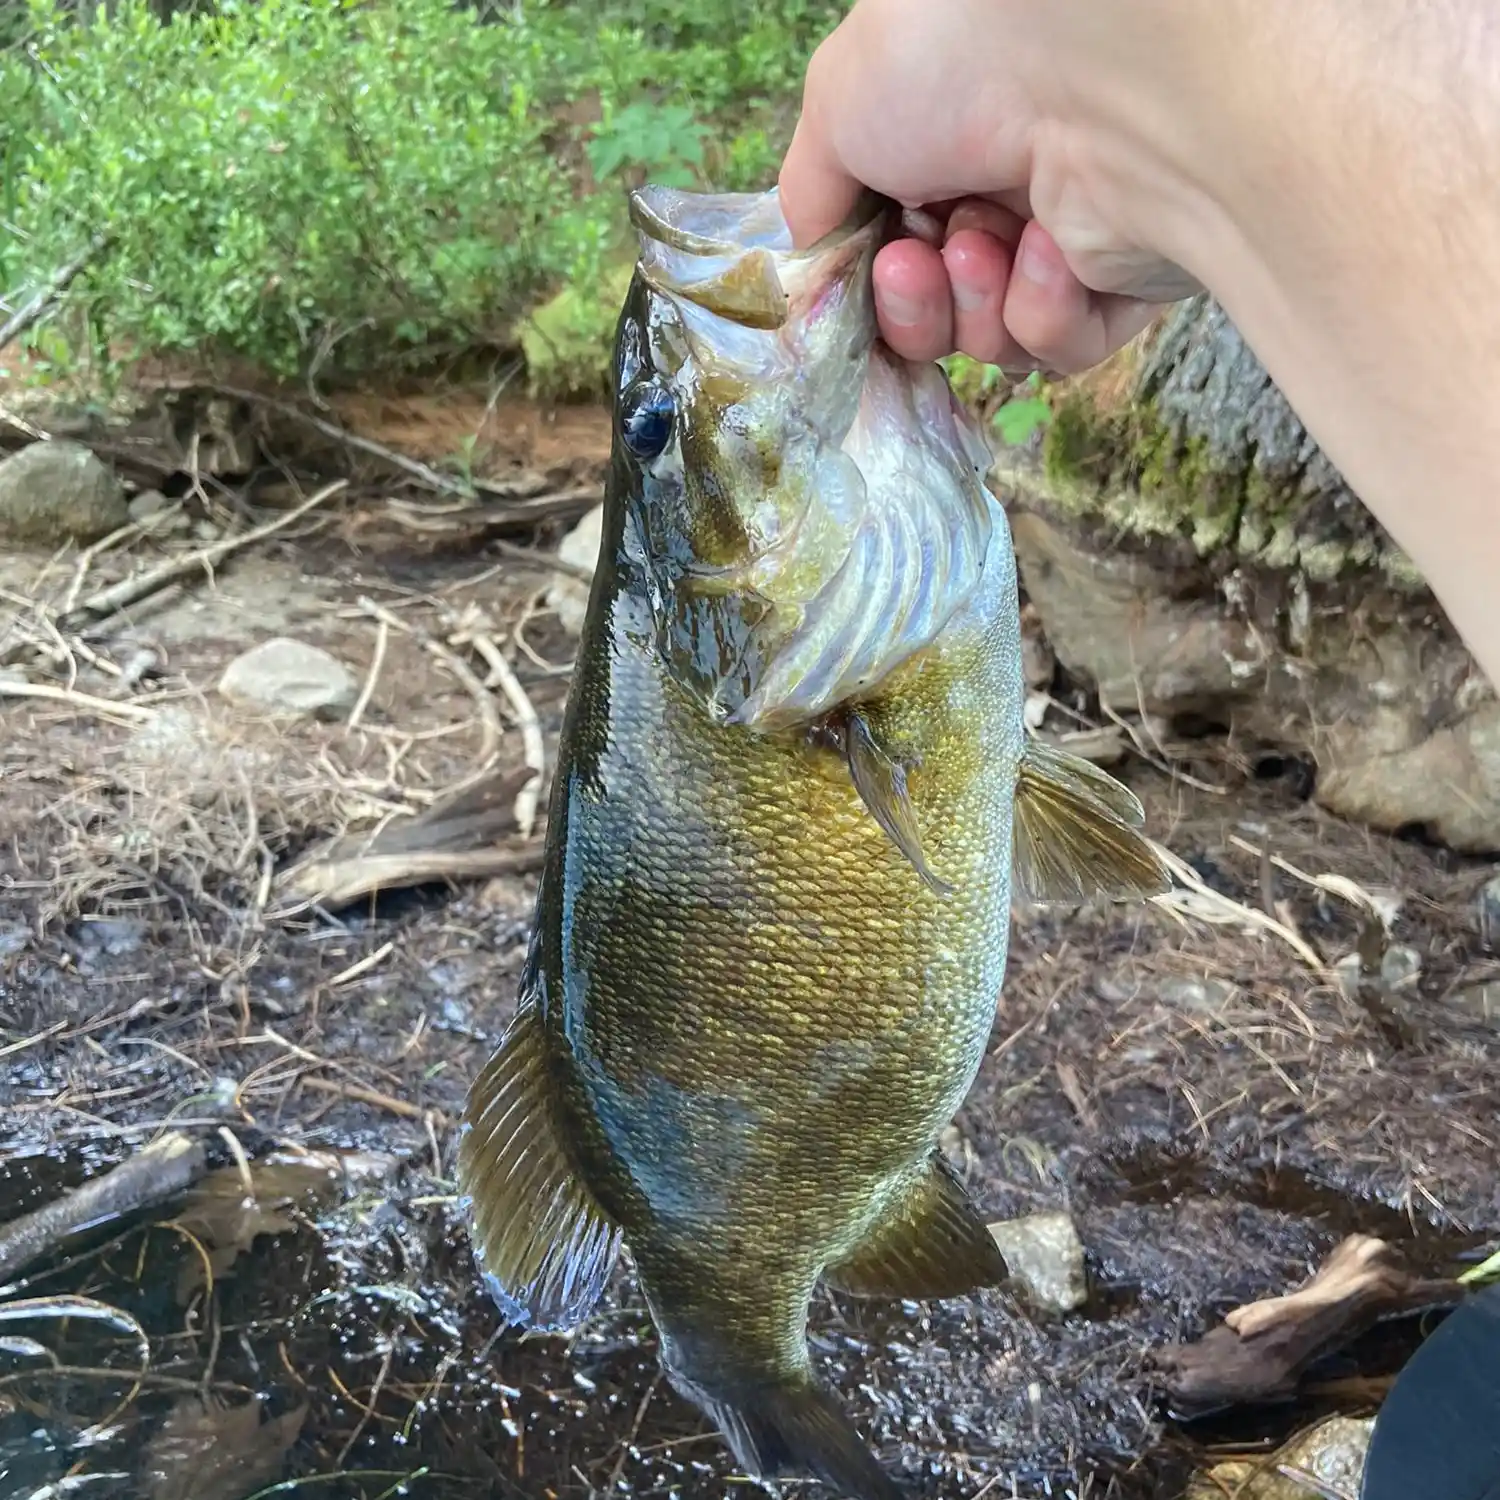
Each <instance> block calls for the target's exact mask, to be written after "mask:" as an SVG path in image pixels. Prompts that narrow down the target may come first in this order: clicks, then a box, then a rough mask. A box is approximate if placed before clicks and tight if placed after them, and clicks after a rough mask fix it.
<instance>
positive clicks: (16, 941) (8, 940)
mask: <svg viewBox="0 0 1500 1500" xmlns="http://www.w3.org/2000/svg"><path fill="white" fill-rule="evenodd" d="M30 942H31V929H30V928H29V927H28V926H27V925H26V924H25V923H24V922H11V921H5V922H0V958H9V957H11V955H12V954H15V953H19V952H21V950H22V949H23V948H25V947H26V945H27V944H28V943H30Z"/></svg>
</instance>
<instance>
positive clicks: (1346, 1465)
mask: <svg viewBox="0 0 1500 1500" xmlns="http://www.w3.org/2000/svg"><path fill="white" fill-rule="evenodd" d="M1374 1430H1375V1422H1374V1419H1373V1418H1368V1417H1367V1418H1364V1419H1362V1420H1356V1419H1355V1418H1353V1417H1332V1418H1330V1419H1329V1420H1328V1421H1326V1422H1321V1423H1319V1424H1318V1426H1316V1427H1311V1428H1309V1429H1308V1430H1307V1431H1306V1432H1302V1433H1299V1434H1298V1435H1297V1436H1296V1437H1294V1438H1293V1439H1292V1440H1291V1442H1289V1443H1288V1444H1287V1445H1286V1447H1284V1448H1283V1449H1282V1450H1281V1451H1280V1452H1279V1453H1277V1454H1276V1455H1275V1456H1274V1457H1272V1458H1270V1459H1266V1458H1264V1457H1258V1458H1253V1459H1231V1460H1230V1461H1229V1462H1227V1463H1222V1464H1216V1465H1215V1466H1214V1467H1213V1468H1212V1469H1211V1470H1209V1472H1208V1473H1207V1474H1206V1475H1205V1476H1204V1477H1203V1478H1201V1479H1199V1480H1197V1481H1196V1482H1195V1483H1194V1484H1193V1485H1192V1486H1190V1487H1189V1489H1188V1494H1187V1500H1223V1497H1224V1496H1225V1495H1234V1496H1237V1497H1238V1500H1312V1497H1313V1496H1314V1495H1317V1494H1323V1495H1349V1496H1354V1495H1358V1494H1359V1492H1360V1485H1361V1484H1362V1483H1363V1480H1364V1472H1365V1457H1366V1455H1367V1454H1368V1453H1369V1451H1370V1438H1371V1435H1372V1434H1373V1432H1374ZM1284 1469H1292V1470H1295V1471H1296V1472H1297V1473H1301V1474H1306V1475H1308V1476H1309V1477H1311V1478H1312V1479H1315V1480H1316V1481H1317V1482H1318V1485H1319V1488H1318V1489H1316V1490H1313V1489H1310V1488H1309V1487H1308V1486H1307V1485H1306V1484H1304V1483H1302V1482H1301V1481H1300V1480H1298V1479H1295V1478H1292V1477H1290V1476H1288V1475H1287V1474H1285V1473H1283V1472H1282V1471H1283V1470H1284Z"/></svg>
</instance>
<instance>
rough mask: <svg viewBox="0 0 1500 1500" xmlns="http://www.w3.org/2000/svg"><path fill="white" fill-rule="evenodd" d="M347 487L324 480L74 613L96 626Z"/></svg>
mask: <svg viewBox="0 0 1500 1500" xmlns="http://www.w3.org/2000/svg"><path fill="white" fill-rule="evenodd" d="M348 487H349V481H348V480H347V479H335V480H334V481H333V483H332V484H325V485H324V486H323V488H322V489H320V490H319V491H318V492H317V493H316V494H315V495H312V496H311V497H309V498H308V499H306V500H304V501H303V502H302V504H301V505H299V506H297V507H296V508H295V509H294V510H289V511H287V513H286V514H285V515H282V516H277V517H276V519H275V520H274V521H268V522H267V523H266V524H265V525H264V526H257V527H256V528H255V529H254V530H253V531H246V532H243V533H241V534H240V535H239V536H230V537H225V538H224V540H223V541H220V542H214V543H212V544H211V545H210V546H207V547H204V548H202V549H201V550H200V551H197V552H194V553H192V554H191V555H190V556H188V557H178V558H174V559H173V560H172V561H171V562H168V563H163V564H162V566H161V567H159V568H153V569H152V570H151V571H150V572H149V573H144V574H142V575H141V576H140V577H139V578H126V579H122V580H121V581H120V582H119V583H116V584H112V585H111V586H110V587H109V588H107V589H101V590H100V592H99V593H97V594H91V595H90V596H89V597H88V598H87V599H85V600H84V601H83V603H82V604H80V605H79V606H78V608H77V609H76V610H75V611H74V612H73V613H74V615H75V616H78V617H89V618H92V619H93V620H94V621H95V624H94V625H93V627H92V628H93V629H94V630H98V629H99V628H100V627H101V626H102V625H104V624H105V623H106V622H107V621H109V620H111V619H113V618H114V616H115V615H117V614H119V613H120V611H121V610H125V609H129V607H130V606H131V605H132V604H138V603H140V601H141V600H142V599H145V598H147V597H148V596H149V595H151V594H154V593H157V592H158V591H159V590H161V589H163V588H165V587H167V585H168V584H172V583H176V582H177V581H178V580H179V579H181V578H185V577H187V576H188V575H189V574H191V573H196V572H197V571H198V570H199V569H201V568H211V567H212V566H213V565H214V564H215V563H216V562H218V561H220V559H222V558H225V557H228V556H229V554H230V553H231V552H238V551H240V550H241V549H242V548H244V547H249V546H253V545H254V544H255V543H256V542H260V541H264V540H265V539H266V538H267V537H268V536H274V535H275V534H276V532H278V531H284V530H285V529H286V528H287V527H288V526H290V525H291V524H292V522H293V521H296V520H299V519H300V518H301V517H302V516H305V515H306V514H307V513H308V511H310V510H314V509H316V508H317V507H318V506H319V505H322V504H323V502H324V501H326V500H328V499H330V498H331V497H332V496H334V495H336V494H338V493H339V491H340V490H344V489H347V488H348ZM64 623H65V624H70V625H75V626H76V625H77V624H78V623H79V620H78V619H76V618H75V619H71V620H67V621H65V622H64Z"/></svg>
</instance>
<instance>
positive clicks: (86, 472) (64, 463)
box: [0, 440, 130, 547]
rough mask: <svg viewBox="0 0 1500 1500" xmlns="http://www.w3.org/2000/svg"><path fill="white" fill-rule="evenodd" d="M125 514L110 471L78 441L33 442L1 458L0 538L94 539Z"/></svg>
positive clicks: (57, 542) (50, 542) (29, 541)
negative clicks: (2, 460) (5, 457)
mask: <svg viewBox="0 0 1500 1500" xmlns="http://www.w3.org/2000/svg"><path fill="white" fill-rule="evenodd" d="M129 518H130V517H129V513H128V511H127V509H126V505H125V490H124V488H123V486H122V485H121V484H120V481H119V479H118V478H116V476H115V474H114V471H113V470H111V469H110V468H109V467H108V466H107V465H106V464H103V463H101V462H100V461H99V459H98V458H96V457H95V455H94V454H93V452H92V451H91V450H90V449H88V448H85V447H84V446H83V445H82V444H81V443H69V442H64V441H61V440H56V441H51V442H45V443H32V444H30V445H29V446H28V447H25V448H22V449H21V451H20V452H19V453H13V454H12V455H11V456H10V457H9V458H7V459H5V460H4V462H0V541H4V542H12V543H20V544H22V545H30V546H38V547H59V546H62V545H63V544H65V543H67V542H95V541H98V540H99V538H100V537H102V536H107V535H108V534H109V533H110V532H111V531H114V530H116V529H117V528H118V527H121V526H123V525H125V523H126V522H127V521H128V520H129Z"/></svg>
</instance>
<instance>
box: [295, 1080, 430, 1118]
mask: <svg viewBox="0 0 1500 1500" xmlns="http://www.w3.org/2000/svg"><path fill="white" fill-rule="evenodd" d="M301 1085H302V1087H303V1088H305V1089H313V1090H315V1091H316V1092H317V1093H320V1094H336V1095H337V1096H338V1097H339V1098H340V1099H350V1100H353V1101H354V1103H356V1104H373V1105H375V1106H376V1107H377V1108H379V1109H383V1110H386V1111H388V1112H389V1113H390V1114H393V1115H400V1116H401V1118H402V1119H403V1120H425V1119H426V1118H427V1117H428V1116H429V1115H434V1114H435V1115H437V1116H439V1117H440V1118H442V1119H446V1118H447V1116H446V1115H444V1114H443V1112H442V1110H432V1109H423V1108H422V1107H421V1105H419V1104H413V1103H411V1101H410V1100H407V1099H397V1098H395V1097H394V1096H392V1095H390V1094H382V1093H381V1092H380V1090H379V1089H369V1088H366V1087H365V1086H364V1085H363V1084H361V1083H339V1082H337V1081H336V1080H334V1079H332V1078H304V1079H302V1080H301Z"/></svg>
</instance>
